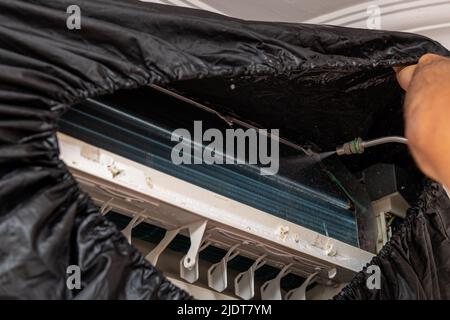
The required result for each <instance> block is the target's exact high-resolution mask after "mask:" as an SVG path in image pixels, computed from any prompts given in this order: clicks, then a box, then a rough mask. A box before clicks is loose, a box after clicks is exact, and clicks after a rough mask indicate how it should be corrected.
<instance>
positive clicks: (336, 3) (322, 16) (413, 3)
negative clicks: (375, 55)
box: [140, 0, 450, 48]
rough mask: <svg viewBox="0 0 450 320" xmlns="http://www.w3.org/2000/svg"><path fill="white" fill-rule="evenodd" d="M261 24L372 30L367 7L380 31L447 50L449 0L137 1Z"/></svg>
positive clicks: (449, 34) (449, 32)
mask: <svg viewBox="0 0 450 320" xmlns="http://www.w3.org/2000/svg"><path fill="white" fill-rule="evenodd" d="M140 1H145V2H155V3H162V4H168V5H176V6H184V7H190V8H195V9H203V10H209V11H213V12H216V13H221V14H225V15H228V16H232V17H236V18H241V19H247V20H262V21H284V22H308V23H317V24H322V23H323V24H333V25H342V26H347V27H357V28H373V24H370V22H369V23H368V20H369V19H370V17H369V15H370V14H371V12H368V8H369V7H370V6H371V5H377V6H378V7H379V8H380V19H379V22H380V28H381V29H385V30H397V31H408V32H415V33H420V34H423V35H426V36H429V37H431V38H433V39H435V40H437V41H439V42H441V43H442V44H443V45H445V46H446V47H447V48H450V0H373V1H364V0H140Z"/></svg>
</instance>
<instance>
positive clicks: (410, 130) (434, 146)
mask: <svg viewBox="0 0 450 320" xmlns="http://www.w3.org/2000/svg"><path fill="white" fill-rule="evenodd" d="M396 72H397V79H398V82H399V83H400V86H401V87H402V88H403V89H404V90H406V98H405V123H406V129H405V134H406V137H407V138H408V145H409V148H410V150H411V153H412V155H413V157H414V158H415V160H416V162H417V165H418V166H419V167H420V168H421V169H422V171H423V172H424V173H425V174H426V175H428V176H429V177H431V178H433V179H435V180H436V181H438V182H441V183H443V184H444V185H445V186H448V187H450V59H449V58H445V57H441V56H438V55H434V54H426V55H424V56H422V57H421V58H420V60H419V62H418V64H417V65H413V66H408V67H405V68H402V69H401V68H396Z"/></svg>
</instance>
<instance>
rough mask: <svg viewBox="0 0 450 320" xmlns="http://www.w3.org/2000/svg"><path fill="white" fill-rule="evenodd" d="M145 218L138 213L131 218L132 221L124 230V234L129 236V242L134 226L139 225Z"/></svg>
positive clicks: (129, 241)
mask: <svg viewBox="0 0 450 320" xmlns="http://www.w3.org/2000/svg"><path fill="white" fill-rule="evenodd" d="M144 220H145V217H143V216H142V215H141V214H137V215H135V216H134V217H133V219H131V221H130V223H129V224H128V225H127V226H126V227H125V228H124V229H123V230H122V234H123V235H124V236H125V238H127V240H128V243H129V244H131V232H132V230H133V228H135V227H137V226H138V225H139V224H140V223H141V222H142V221H144Z"/></svg>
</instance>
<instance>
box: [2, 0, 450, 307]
mask: <svg viewBox="0 0 450 320" xmlns="http://www.w3.org/2000/svg"><path fill="white" fill-rule="evenodd" d="M71 5H78V6H79V7H80V9H81V29H80V30H69V29H68V28H67V27H66V19H67V18H68V17H69V14H68V13H67V12H66V10H67V8H68V7H69V6H71ZM0 39H1V40H0V297H1V298H21V299H33V298H34V299H72V298H78V299H117V298H119V299H152V298H153V299H187V298H189V295H188V294H186V293H185V292H184V291H182V290H179V289H178V288H176V287H174V286H173V285H172V284H170V283H169V282H168V281H167V280H166V279H165V278H164V277H163V276H162V275H161V274H160V273H159V272H158V271H157V270H156V269H155V268H154V267H153V266H151V265H150V264H149V263H148V262H146V261H145V259H144V258H143V256H142V255H141V254H140V253H138V252H137V250H136V249H134V248H133V247H132V246H130V245H128V243H127V241H126V239H125V238H124V237H123V236H122V235H121V233H120V232H119V231H118V230H117V229H116V228H115V227H114V226H113V225H112V224H111V223H109V222H108V221H106V220H105V219H104V218H103V217H102V216H101V215H100V214H99V212H98V209H97V208H96V207H95V206H94V205H93V203H92V202H91V201H90V200H89V197H88V196H87V195H86V194H85V193H83V192H82V191H81V190H80V189H79V186H78V184H77V183H76V181H75V180H74V178H73V177H72V176H71V174H70V173H69V172H68V170H67V168H66V166H65V164H64V163H63V162H62V161H61V160H60V159H59V150H58V142H57V139H56V136H55V133H56V131H57V127H58V119H59V118H60V117H61V115H62V114H63V113H64V112H65V111H66V110H67V109H68V108H70V106H71V105H73V104H75V103H77V102H80V101H82V100H84V99H87V98H89V97H95V96H98V95H103V94H106V93H112V92H114V91H116V90H119V89H131V88H137V87H141V86H145V85H149V84H152V83H154V84H169V85H173V86H174V87H175V88H178V90H180V91H187V92H190V94H191V96H192V97H193V98H196V97H197V98H199V99H203V100H205V101H207V102H210V103H211V104H213V105H217V106H219V107H223V108H224V110H221V111H223V112H230V113H234V114H237V115H238V116H239V117H241V118H242V119H250V120H252V121H254V122H256V123H258V124H260V125H261V126H263V127H269V128H271V127H279V128H280V129H281V130H282V131H281V133H282V134H283V132H285V134H286V136H287V137H289V138H291V139H293V140H296V141H297V142H298V143H304V142H307V141H312V142H315V143H317V144H318V145H321V146H323V147H324V148H326V147H329V146H331V145H333V146H334V144H335V143H336V142H337V141H335V139H339V140H341V139H344V138H353V137H354V136H358V135H361V136H362V135H367V134H369V135H370V128H371V126H372V124H374V123H376V119H377V115H380V114H384V113H385V112H389V111H391V112H397V113H398V114H400V113H401V107H400V106H401V98H402V92H401V90H400V88H399V87H398V86H397V85H396V83H395V79H394V74H393V72H392V68H391V67H392V66H395V65H406V64H411V63H414V62H416V61H417V59H418V58H419V57H420V56H421V55H423V54H424V53H427V52H434V53H438V54H445V55H447V54H448V52H447V50H445V49H444V48H443V47H441V46H440V45H439V44H437V43H435V42H433V41H431V40H429V39H427V38H424V37H421V36H417V35H412V34H404V33H395V32H383V31H366V30H357V29H345V28H338V27H331V26H315V25H302V24H287V23H263V22H247V21H241V20H237V19H232V18H226V17H223V16H219V15H215V14H210V13H206V12H201V11H195V10H188V9H181V8H174V7H167V6H163V5H150V4H147V3H142V2H138V1H134V0H133V1H132V0H127V1H126V0H110V1H107V0H89V1H88V0H86V1H85V0H80V1H76V0H59V1H50V0H47V1H44V0H26V1H25V0H2V1H1V2H0ZM205 82H207V83H208V84H209V85H205V86H201V85H199V84H205ZM230 83H234V84H236V88H237V90H234V91H233V92H234V93H233V94H230V92H229V89H228V88H229V87H230V86H229V84H230ZM211 86H214V87H213V88H211ZM233 108H234V109H233ZM299 115H301V116H299ZM349 117H351V119H352V121H351V124H349V123H348V121H346V119H348V118H349ZM352 124H353V125H352ZM321 126H325V127H326V129H327V130H328V131H326V134H323V132H324V131H321V130H320V128H321ZM341 141H344V140H341ZM430 192H431V191H427V193H426V194H425V195H424V197H425V199H428V198H427V197H429V195H430ZM430 201H431V200H430ZM431 203H433V205H431V204H430V202H429V200H425V202H424V207H423V210H422V211H421V212H428V211H429V210H432V211H433V212H438V213H439V214H424V213H421V214H419V215H416V216H414V217H412V218H410V219H409V220H408V221H407V222H406V223H405V226H404V229H403V231H402V235H401V236H398V237H397V238H396V239H399V237H401V239H402V240H401V241H400V240H394V243H391V244H390V245H389V249H387V250H384V251H383V253H382V254H381V255H380V256H379V257H377V258H376V259H375V260H374V263H377V264H380V265H382V266H383V268H382V271H383V272H386V273H387V272H388V273H389V274H390V276H387V275H386V276H385V277H384V278H383V279H384V280H383V283H382V292H383V293H381V294H372V293H370V294H369V293H367V292H366V291H365V289H364V288H363V284H362V282H361V281H360V280H358V279H360V278H361V276H358V277H357V280H355V282H354V283H352V284H351V285H350V287H349V288H347V289H345V290H344V292H343V293H342V294H341V295H340V297H344V298H405V297H407V298H445V297H449V294H450V288H449V287H448V283H449V282H448V280H447V279H448V276H444V275H442V273H444V272H445V273H447V271H448V268H449V262H448V257H449V256H450V253H449V252H450V251H449V250H448V248H449V245H448V237H447V233H446V232H447V230H448V224H446V223H445V221H446V220H445V219H444V218H443V217H444V215H443V213H444V212H445V210H446V209H447V202H446V201H443V200H442V201H441V200H439V201H431ZM444 204H445V205H444ZM430 217H432V218H430ZM399 256H400V257H402V259H400V258H397V257H399ZM393 257H396V258H393ZM68 265H79V266H80V267H81V270H82V289H81V290H69V289H68V288H67V287H66V277H67V273H66V268H67V266H68ZM383 274H384V273H383ZM392 279H394V280H395V281H391V280H392ZM419 284H420V285H419Z"/></svg>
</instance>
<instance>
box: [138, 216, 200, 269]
mask: <svg viewBox="0 0 450 320" xmlns="http://www.w3.org/2000/svg"><path fill="white" fill-rule="evenodd" d="M206 222H207V221H206V220H201V221H196V222H194V223H191V224H189V225H187V226H183V227H180V228H177V229H173V230H167V231H166V234H165V235H164V238H163V239H162V240H161V242H160V243H159V244H158V245H157V246H156V247H155V248H153V250H152V251H150V252H149V253H148V254H147V255H146V256H145V259H147V260H148V261H149V262H150V263H151V264H153V265H154V266H156V264H157V263H158V259H159V256H160V255H161V253H162V252H163V251H164V250H165V249H166V248H167V246H168V245H169V244H170V243H171V242H172V240H173V239H174V238H175V237H176V236H177V234H178V233H180V231H181V230H183V229H186V228H187V229H188V230H189V236H190V239H191V246H190V248H189V251H188V253H187V254H186V256H185V257H184V259H183V265H184V267H185V268H187V269H192V267H193V266H194V265H195V264H196V262H197V256H198V252H199V249H200V245H201V243H202V239H203V234H204V233H205V229H206Z"/></svg>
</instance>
